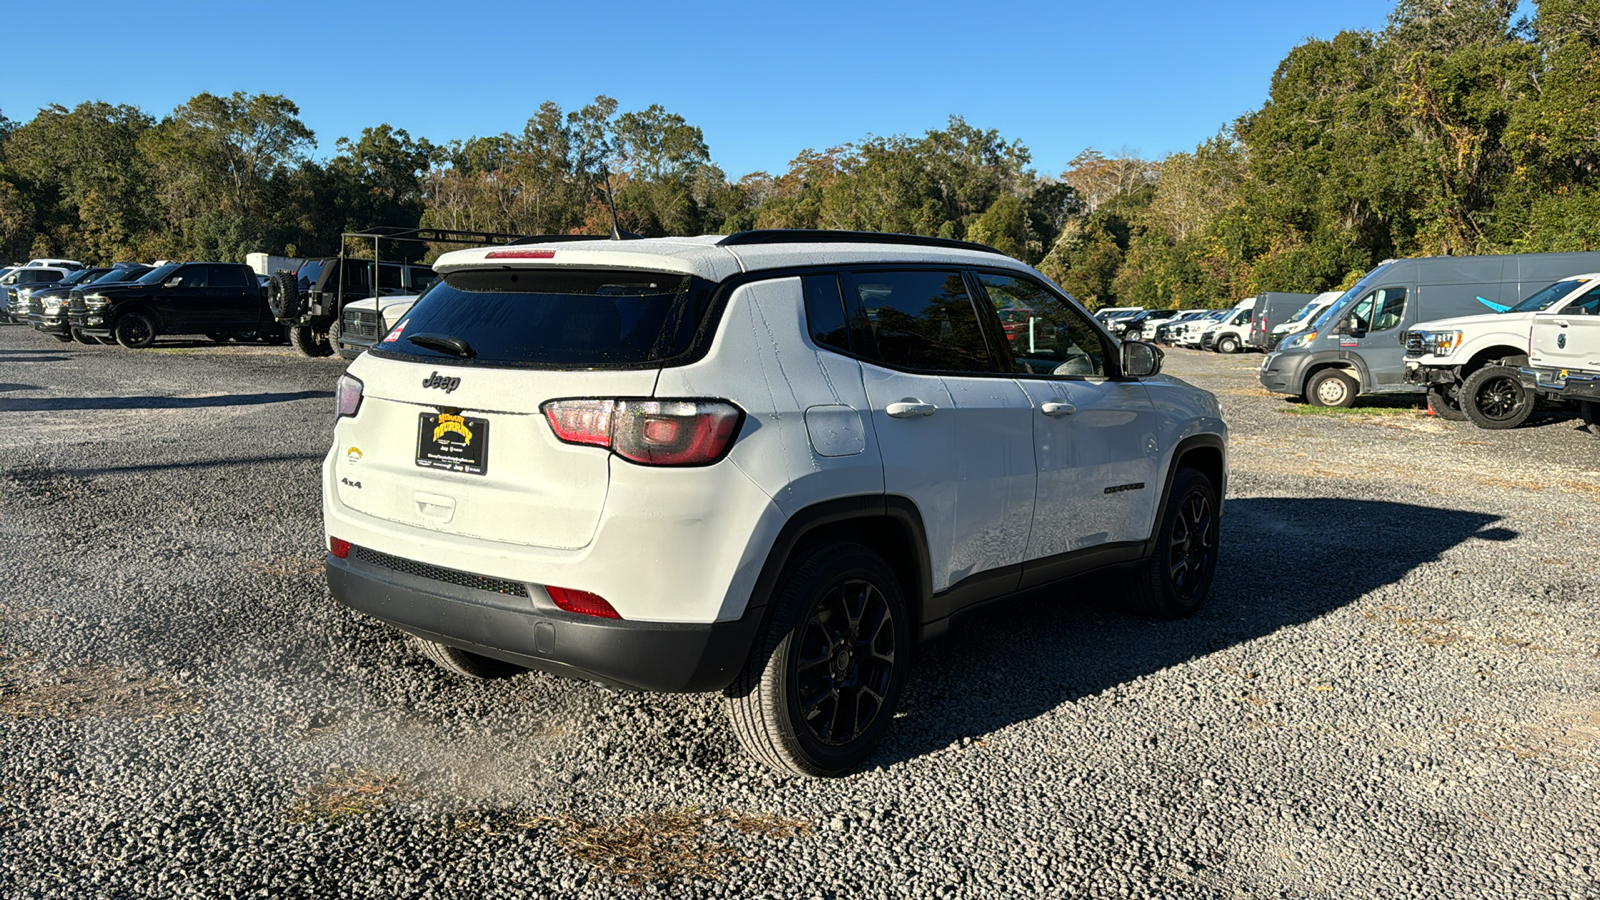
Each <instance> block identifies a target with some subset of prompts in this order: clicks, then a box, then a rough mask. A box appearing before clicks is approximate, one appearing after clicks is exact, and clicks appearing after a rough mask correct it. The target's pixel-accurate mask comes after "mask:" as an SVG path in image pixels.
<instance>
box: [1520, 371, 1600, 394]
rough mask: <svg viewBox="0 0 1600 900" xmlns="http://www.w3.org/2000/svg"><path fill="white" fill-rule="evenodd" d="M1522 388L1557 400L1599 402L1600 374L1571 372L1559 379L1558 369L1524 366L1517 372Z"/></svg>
mask: <svg viewBox="0 0 1600 900" xmlns="http://www.w3.org/2000/svg"><path fill="white" fill-rule="evenodd" d="M1517 374H1518V375H1519V376H1520V378H1519V380H1521V382H1522V386H1523V387H1525V388H1527V389H1529V390H1531V391H1537V392H1538V393H1541V394H1544V395H1545V396H1547V397H1553V398H1555V399H1557V400H1592V401H1597V402H1600V372H1572V371H1568V372H1567V374H1566V377H1564V378H1563V377H1561V372H1560V370H1558V369H1547V368H1544V367H1543V366H1538V367H1533V366H1524V367H1523V368H1521V369H1518V370H1517Z"/></svg>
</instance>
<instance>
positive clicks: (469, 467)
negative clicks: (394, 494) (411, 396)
mask: <svg viewBox="0 0 1600 900" xmlns="http://www.w3.org/2000/svg"><path fill="white" fill-rule="evenodd" d="M417 465H419V466H422V467H423V468H427V469H444V470H445V471H447V472H461V473H463V474H466V475H482V474H483V473H485V472H487V471H488V470H489V420H487V419H474V418H472V417H471V416H458V415H454V414H451V413H423V414H422V415H421V416H420V417H419V421H418V422H417Z"/></svg>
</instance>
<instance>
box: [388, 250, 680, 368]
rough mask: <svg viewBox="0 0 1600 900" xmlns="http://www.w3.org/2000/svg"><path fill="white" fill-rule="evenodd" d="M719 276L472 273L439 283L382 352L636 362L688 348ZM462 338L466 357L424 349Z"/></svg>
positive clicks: (514, 360)
mask: <svg viewBox="0 0 1600 900" xmlns="http://www.w3.org/2000/svg"><path fill="white" fill-rule="evenodd" d="M711 288H712V285H711V284H710V283H709V282H706V281H703V280H701V279H698V278H693V277H691V276H687V275H677V274H666V273H653V272H639V271H574V270H554V271H528V270H525V269H524V270H521V271H505V270H496V271H484V270H479V271H467V272H455V273H452V274H450V275H448V276H446V277H445V278H444V280H443V281H442V282H441V283H438V284H435V285H434V286H433V289H432V290H430V291H428V293H427V295H426V296H424V297H423V298H422V299H421V300H419V301H417V305H416V306H414V307H412V309H411V312H410V313H408V314H407V315H406V317H405V318H404V319H403V320H401V322H400V323H399V324H398V325H396V326H395V330H394V331H392V332H390V334H389V337H388V338H385V339H384V341H383V342H382V343H381V344H379V345H378V347H377V348H375V349H376V351H377V352H378V353H379V354H380V355H395V356H401V357H406V358H420V359H426V360H429V361H430V362H434V361H456V362H461V363H466V364H474V365H491V366H513V367H526V368H536V369H607V368H630V367H636V366H644V365H652V364H661V363H664V362H666V361H668V360H670V359H672V358H673V357H676V356H679V355H681V354H683V353H686V352H687V351H688V350H689V348H690V345H691V344H692V343H693V341H694V334H695V329H696V328H697V327H698V326H699V323H700V319H701V317H702V316H703V315H704V314H705V308H706V305H707V303H708V301H709V299H710V296H711ZM418 335H431V336H438V337H446V338H453V339H455V340H456V341H461V342H463V343H464V344H465V345H466V346H467V347H468V348H470V350H471V355H470V356H466V357H464V356H462V355H460V354H458V353H451V352H448V351H445V350H439V349H436V346H437V344H435V346H432V347H430V346H422V345H420V344H418V343H415V342H414V341H413V340H412V339H413V338H416V337H417V336H418Z"/></svg>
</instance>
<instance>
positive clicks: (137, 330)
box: [116, 313, 156, 350]
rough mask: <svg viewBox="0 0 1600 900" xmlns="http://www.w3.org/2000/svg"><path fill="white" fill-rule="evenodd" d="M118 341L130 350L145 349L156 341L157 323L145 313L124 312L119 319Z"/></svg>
mask: <svg viewBox="0 0 1600 900" xmlns="http://www.w3.org/2000/svg"><path fill="white" fill-rule="evenodd" d="M116 335H117V343H119V344H121V345H122V346H124V347H127V348H128V349H129V350H143V349H144V348H146V347H148V346H150V345H151V344H154V343H155V342H156V323H154V322H152V321H150V317H149V316H147V315H145V314H144V313H123V314H122V317H121V318H119V319H117V328H116Z"/></svg>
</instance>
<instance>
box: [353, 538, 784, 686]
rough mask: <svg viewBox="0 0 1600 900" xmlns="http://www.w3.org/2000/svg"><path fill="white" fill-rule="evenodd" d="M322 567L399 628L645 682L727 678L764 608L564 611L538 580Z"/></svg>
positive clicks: (630, 682)
mask: <svg viewBox="0 0 1600 900" xmlns="http://www.w3.org/2000/svg"><path fill="white" fill-rule="evenodd" d="M353 555H354V554H353ZM327 573H328V588H329V590H330V591H331V592H332V593H333V597H334V599H336V600H338V601H339V602H340V603H343V604H344V605H346V606H348V607H350V608H351V609H355V610H358V611H360V612H363V613H366V614H368V615H370V616H372V617H374V618H377V619H380V620H382V621H384V622H386V623H388V624H389V625H392V626H394V627H395V628H398V629H400V630H401V631H405V632H408V633H410V634H414V635H416V636H418V637H421V638H424V639H426V640H431V641H437V642H439V643H442V644H448V645H450V646H452V647H459V648H461V649H463V650H469V651H472V652H474V653H478V654H481V655H484V656H490V657H494V658H496V659H502V660H505V661H507V662H512V663H516V664H518V665H522V666H526V667H528V668H530V669H538V670H540V671H544V672H550V673H552V674H555V675H564V676H567V677H570V678H578V679H583V680H588V681H598V682H601V683H604V684H607V685H611V686H613V687H623V688H637V689H641V690H647V691H715V690H721V689H722V688H724V687H726V686H727V685H728V684H729V683H731V682H732V681H733V678H734V676H735V675H737V674H738V673H739V671H740V670H741V669H742V668H743V667H744V663H745V659H746V657H748V656H749V654H750V648H751V647H752V646H753V645H754V643H755V638H756V635H757V633H758V632H759V630H760V627H761V622H762V615H763V611H764V607H757V608H752V609H749V610H747V611H746V612H745V614H744V616H743V617H742V618H740V619H737V620H733V621H728V622H714V623H709V624H678V623H666V622H628V621H623V620H619V619H599V618H595V617H592V616H583V615H577V614H574V613H568V612H564V611H562V610H560V609H557V608H556V607H555V605H554V604H553V603H551V602H550V600H549V599H548V597H547V596H546V595H545V593H544V591H543V589H542V588H540V587H538V586H537V585H531V586H528V591H527V596H515V595H509V594H502V593H495V592H492V591H488V590H479V589H476V588H469V587H460V586H457V585H455V584H450V583H447V582H443V581H436V580H434V579H432V578H427V577H423V576H420V575H413V574H410V573H406V572H401V571H398V570H395V569H391V568H386V567H383V566H380V565H376V564H373V563H369V562H361V561H358V560H356V559H339V558H337V557H334V556H332V555H329V556H328V557H327Z"/></svg>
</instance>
